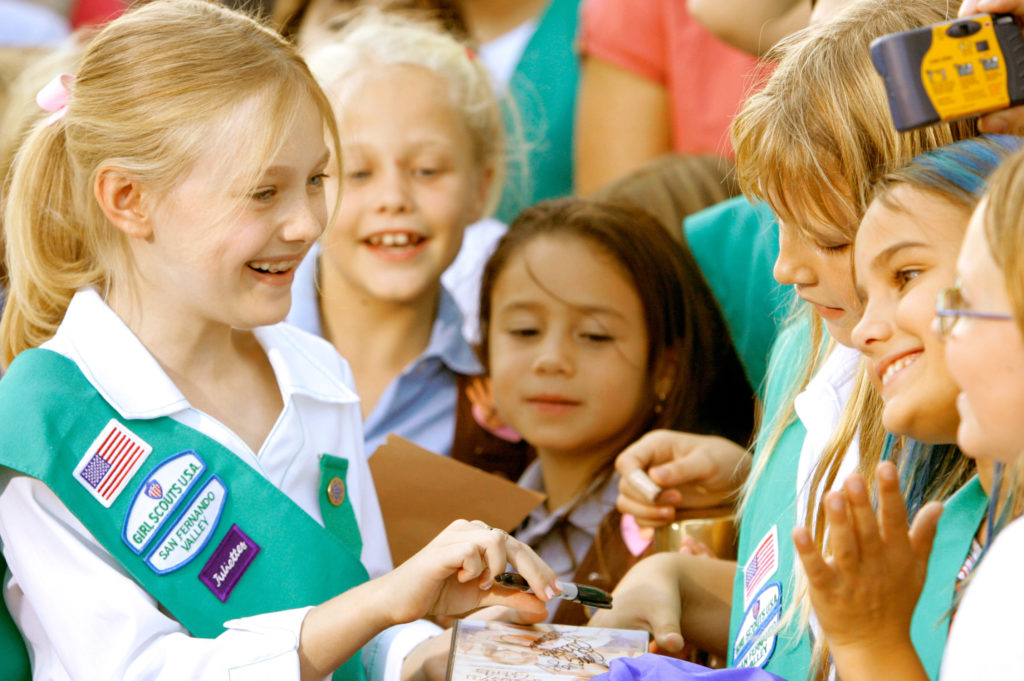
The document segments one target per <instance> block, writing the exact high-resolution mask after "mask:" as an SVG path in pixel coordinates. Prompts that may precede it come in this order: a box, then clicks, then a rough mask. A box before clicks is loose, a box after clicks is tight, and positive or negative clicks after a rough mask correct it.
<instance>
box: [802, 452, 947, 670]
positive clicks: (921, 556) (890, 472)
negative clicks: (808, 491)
mask: <svg viewBox="0 0 1024 681" xmlns="http://www.w3.org/2000/svg"><path fill="white" fill-rule="evenodd" d="M877 476H878V513H877V518H876V514H875V511H874V509H872V507H871V500H870V499H869V498H868V492H867V485H866V484H865V482H864V479H863V478H862V477H861V476H860V475H858V474H854V475H851V476H850V477H849V478H847V480H846V482H845V483H844V485H843V489H842V490H839V491H836V492H832V493H830V494H828V495H827V496H826V497H825V502H824V503H825V505H826V510H825V515H826V520H827V522H828V532H829V543H830V546H831V549H832V550H831V554H832V555H831V556H830V557H828V558H825V557H823V556H822V555H821V554H820V553H819V552H818V550H817V549H816V547H815V546H814V542H813V541H812V539H811V535H810V532H808V530H807V528H803V527H801V528H797V529H796V530H794V531H793V542H794V543H795V544H796V550H797V554H798V555H799V556H800V561H801V562H802V563H803V566H804V570H805V571H806V572H807V581H808V586H809V589H810V597H811V605H812V606H813V607H814V612H815V614H816V615H817V617H818V622H819V623H820V624H821V627H822V629H823V630H824V632H825V639H826V641H827V642H828V645H829V649H830V652H831V654H832V659H833V661H834V663H835V666H836V670H837V673H838V675H839V676H840V677H841V678H842V679H843V681H858V680H859V679H865V680H871V679H880V678H885V679H893V680H895V681H904V680H905V681H926V680H927V678H928V675H927V674H926V673H925V671H924V667H923V666H922V665H921V661H920V659H919V658H918V656H917V653H916V651H915V650H914V646H913V644H912V643H911V640H910V620H911V617H912V616H913V614H914V608H915V607H916V606H917V601H918V598H920V595H921V589H922V588H923V587H924V580H925V575H926V574H927V570H928V557H929V554H930V553H931V547H932V541H933V540H934V538H935V530H936V526H937V525H938V519H939V515H940V514H941V513H942V505H941V504H939V503H937V502H933V503H929V504H926V505H925V506H924V507H923V508H922V509H921V510H920V511H919V512H918V514H917V516H916V517H915V518H914V523H913V525H912V526H911V528H910V531H909V532H908V531H907V514H906V506H905V504H904V500H903V496H902V495H901V494H900V488H899V480H898V476H897V473H896V467H895V466H894V465H893V464H892V462H883V463H881V464H879V466H878V472H877Z"/></svg>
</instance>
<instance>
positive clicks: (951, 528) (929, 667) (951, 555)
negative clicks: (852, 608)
mask: <svg viewBox="0 0 1024 681" xmlns="http://www.w3.org/2000/svg"><path fill="white" fill-rule="evenodd" d="M987 510H988V495H987V494H986V493H985V490H984V489H982V487H981V483H980V482H978V478H977V477H975V478H973V479H972V480H970V481H969V482H968V483H967V484H966V485H964V486H963V487H961V488H960V489H959V490H958V491H957V492H956V494H954V495H953V496H952V497H950V498H949V499H948V500H947V501H946V503H945V508H944V509H943V511H942V517H941V518H939V527H938V529H937V530H936V532H935V543H934V544H932V552H931V555H930V556H929V557H928V574H927V576H926V577H925V582H924V589H922V591H921V598H920V600H918V602H917V607H916V608H915V609H914V618H913V619H912V620H911V621H910V640H911V641H912V642H913V643H914V648H915V649H916V650H917V655H918V657H920V658H921V664H923V665H924V669H925V671H926V672H928V678H930V679H932V680H933V681H935V680H936V679H938V678H939V667H940V666H941V665H942V653H943V651H944V650H945V649H946V638H947V637H948V636H949V616H950V613H951V611H952V610H953V597H954V591H955V587H956V580H957V575H958V573H959V572H960V568H961V567H963V564H964V561H965V560H966V559H967V554H968V553H969V552H970V550H971V541H972V540H973V539H974V536H975V535H976V534H977V532H978V528H979V527H980V526H981V522H982V520H983V519H984V518H985V511H987Z"/></svg>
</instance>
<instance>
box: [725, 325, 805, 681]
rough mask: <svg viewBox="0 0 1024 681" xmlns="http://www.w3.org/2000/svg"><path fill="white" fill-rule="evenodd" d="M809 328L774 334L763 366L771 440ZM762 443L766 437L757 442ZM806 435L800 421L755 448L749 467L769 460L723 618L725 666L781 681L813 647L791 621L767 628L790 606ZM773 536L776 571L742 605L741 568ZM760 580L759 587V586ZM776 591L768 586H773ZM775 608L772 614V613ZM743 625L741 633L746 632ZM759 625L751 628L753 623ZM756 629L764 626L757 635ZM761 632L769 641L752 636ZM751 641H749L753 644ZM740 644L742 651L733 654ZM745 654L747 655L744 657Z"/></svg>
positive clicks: (745, 524) (747, 519) (798, 672)
mask: <svg viewBox="0 0 1024 681" xmlns="http://www.w3.org/2000/svg"><path fill="white" fill-rule="evenodd" d="M807 338H808V325H807V322H806V320H803V319H801V320H799V321H798V322H797V323H794V324H792V325H790V326H788V327H786V328H785V329H784V330H782V332H781V333H780V335H779V337H778V339H777V340H776V342H775V344H774V345H773V347H772V353H771V358H770V361H769V369H768V380H767V383H766V392H765V410H764V419H763V423H762V425H761V430H762V432H763V434H767V433H771V432H772V430H773V429H774V428H775V420H776V419H778V418H781V417H783V416H784V415H786V414H787V413H790V412H791V408H790V407H791V405H790V404H787V402H786V400H787V398H788V396H789V389H790V386H791V385H792V384H793V382H794V381H796V380H798V375H799V371H800V369H801V368H802V366H803V363H804V361H805V358H806V357H807V356H808V354H809V352H810V351H809V348H808V344H807ZM762 436H764V435H762ZM806 436H807V430H806V429H805V428H804V426H803V424H802V423H800V421H799V420H795V421H794V422H793V423H790V424H789V425H788V426H787V427H786V428H785V430H783V432H782V435H781V436H780V437H779V440H778V441H777V442H776V444H775V447H774V448H773V449H772V450H771V451H766V450H765V449H764V442H763V441H762V442H759V443H758V446H757V448H756V449H755V451H754V467H755V468H756V467H757V466H758V465H759V462H760V460H761V458H762V457H769V458H768V461H767V462H766V463H765V465H764V470H763V471H762V473H761V477H760V478H759V479H758V481H757V484H756V486H755V488H754V489H753V491H752V492H751V496H750V498H749V499H748V500H747V506H746V509H745V510H744V512H743V516H742V520H741V524H740V537H739V543H738V547H737V561H738V563H739V569H737V571H736V578H735V580H734V582H733V597H732V613H731V616H730V618H729V666H734V665H736V664H737V663H739V662H740V661H742V660H736V659H734V658H735V657H736V656H737V654H740V657H741V658H747V660H748V661H749V660H754V661H755V663H756V665H757V666H761V667H762V668H764V669H765V670H767V671H769V672H772V673H773V674H777V675H779V676H781V677H783V678H786V679H793V680H795V681H800V680H801V679H804V678H805V677H806V676H807V670H808V669H809V668H810V664H811V652H812V648H811V641H810V637H809V636H808V634H807V632H802V631H800V628H799V626H798V623H797V622H796V621H795V620H796V618H793V619H792V620H791V621H790V622H789V623H788V624H787V626H786V627H785V628H783V629H782V630H781V631H776V628H775V627H773V626H772V624H773V623H775V624H777V623H778V622H779V621H781V619H782V617H784V616H785V614H786V612H787V610H788V609H789V607H790V605H791V603H792V599H793V587H794V584H793V561H794V560H795V559H796V554H795V549H794V547H793V541H792V539H791V536H792V533H793V526H794V524H795V522H796V503H797V498H796V478H797V471H798V467H799V463H800V450H801V449H802V447H803V443H804V438H806ZM772 528H774V529H775V534H776V543H777V549H776V552H775V561H776V565H777V567H776V568H775V569H774V571H773V574H772V576H771V577H769V578H768V579H767V585H766V586H764V587H761V588H757V589H754V591H755V592H758V593H761V597H754V598H752V599H751V603H750V604H749V605H746V604H745V603H744V597H743V596H744V577H745V574H744V568H745V567H746V566H747V565H748V563H749V562H750V560H751V556H753V555H754V553H755V551H756V550H757V548H758V547H759V546H760V545H761V542H762V541H764V540H765V538H766V537H767V536H768V534H769V533H770V532H771V531H772ZM762 581H764V580H762ZM773 584H774V585H776V586H774V587H773V586H771V585H773ZM754 601H761V605H765V606H769V605H770V606H772V607H771V608H769V612H768V613H767V614H765V613H764V612H763V608H762V612H761V614H760V615H759V616H755V614H754V612H753V603H754ZM776 604H777V607H776ZM745 620H746V624H747V626H745V627H744V626H743V625H744V621H745ZM754 620H756V621H758V622H759V624H758V626H754V627H751V625H750V622H751V621H754ZM761 627H764V628H763V629H761ZM758 630H760V631H761V632H763V633H764V634H767V635H757V631H758ZM752 641H753V642H752ZM737 642H739V644H740V645H739V648H740V650H737ZM744 650H746V651H748V654H746V655H744V654H743V652H744Z"/></svg>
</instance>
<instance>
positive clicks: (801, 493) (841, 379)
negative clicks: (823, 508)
mask: <svg viewBox="0 0 1024 681" xmlns="http://www.w3.org/2000/svg"><path fill="white" fill-rule="evenodd" d="M860 359H861V354H860V353H859V352H858V351H857V350H854V349H853V348H848V347H846V346H843V345H839V344H836V346H835V347H834V348H832V351H831V352H830V353H829V355H828V357H827V358H825V361H824V362H823V363H822V365H821V368H820V369H818V371H817V372H816V373H815V374H814V377H813V378H811V380H810V381H809V382H808V383H807V387H806V388H804V390H803V392H801V393H800V394H799V395H797V396H796V399H795V400H794V401H793V408H794V410H795V411H796V415H797V417H799V419H800V422H801V423H802V424H803V426H804V428H805V429H806V430H807V436H806V437H804V442H803V445H802V446H801V448H800V461H799V463H798V464H797V476H796V494H797V497H796V498H797V502H796V527H799V526H801V525H805V524H806V522H807V501H808V499H809V498H810V484H811V477H812V476H813V475H814V469H815V468H817V466H818V463H819V462H820V461H821V455H822V454H823V453H824V450H825V446H826V445H828V443H829V441H830V440H831V439H832V436H833V435H834V434H835V430H836V426H837V425H839V417H840V416H841V415H842V412H843V408H844V407H845V406H846V403H847V402H848V401H849V400H850V393H851V392H852V390H853V381H854V378H856V375H857V365H858V364H859V363H860ZM858 445H859V442H858V440H857V438H856V437H854V439H853V441H852V442H851V443H850V447H849V449H847V450H846V455H845V456H844V457H843V461H842V463H841V464H840V466H839V474H838V475H836V479H835V482H834V484H833V485H832V489H839V488H840V487H842V485H843V482H844V481H845V480H846V478H847V476H849V475H850V474H851V473H853V472H855V471H856V470H857V464H858V463H859V462H860V448H859V446H858ZM829 491H830V490H829ZM817 502H818V503H819V504H820V503H821V497H820V496H819V497H818V499H817Z"/></svg>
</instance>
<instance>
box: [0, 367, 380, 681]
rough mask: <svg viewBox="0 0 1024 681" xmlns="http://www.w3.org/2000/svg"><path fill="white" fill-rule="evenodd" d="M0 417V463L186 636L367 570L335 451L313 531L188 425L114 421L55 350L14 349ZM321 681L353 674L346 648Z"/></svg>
mask: <svg viewBox="0 0 1024 681" xmlns="http://www.w3.org/2000/svg"><path fill="white" fill-rule="evenodd" d="M0 414H3V422H4V424H5V425H7V426H8V427H6V428H4V429H2V430H0V465H3V466H6V467H8V468H12V469H14V470H16V471H18V472H20V473H23V474H25V475H29V476H31V477H34V478H37V479H38V480H40V481H42V482H43V483H45V484H46V485H47V487H49V488H50V489H51V490H52V491H53V492H54V493H55V494H56V495H57V496H58V497H59V498H60V499H61V501H62V502H63V503H64V504H65V505H66V506H67V507H68V509H69V510H70V511H71V512H72V513H73V514H74V515H75V517H77V518H78V519H79V520H80V521H81V522H82V524H84V525H85V527H87V528H88V529H89V531H90V532H91V533H92V534H93V536H95V537H96V539H97V541H99V542H100V544H102V546H103V547H104V548H105V549H106V550H107V551H108V552H109V553H110V554H111V555H112V556H113V557H114V558H115V559H117V561H118V562H119V563H120V564H121V566H122V567H123V568H124V569H125V570H126V571H127V572H128V573H129V574H130V575H131V576H132V577H133V578H134V579H135V580H136V581H137V582H138V583H139V584H140V585H141V586H142V587H143V588H144V589H145V590H146V591H147V592H148V593H149V594H150V595H151V596H153V597H154V598H155V599H156V600H158V601H159V602H160V604H161V605H163V606H164V607H165V608H166V609H167V610H168V611H169V612H170V613H171V614H172V615H173V616H174V617H175V619H177V620H178V621H179V622H181V624H182V625H183V626H184V627H185V628H186V629H187V630H188V631H189V632H190V633H191V634H192V635H193V636H196V637H202V638H212V637H215V636H217V635H219V634H220V633H221V632H222V631H223V630H224V627H223V623H224V622H225V621H227V620H231V619H234V618H238V617H246V616H251V615H256V614H260V613H266V612H274V611H278V610H285V609H290V608H296V607H302V606H308V605H317V604H319V603H322V602H324V601H326V600H328V599H329V598H331V597H333V596H335V595H337V594H339V593H341V592H343V591H345V590H347V589H349V588H351V587H353V586H356V585H358V584H361V583H363V582H365V581H366V580H367V578H368V575H367V573H366V570H365V569H364V568H363V566H362V564H361V563H360V562H359V555H360V552H361V549H362V541H361V539H360V537H359V530H358V526H357V525H356V519H355V514H354V512H353V510H352V505H351V503H350V501H349V499H348V495H347V494H346V488H345V473H346V467H347V461H345V460H344V459H341V458H338V457H335V456H332V455H330V454H323V455H322V456H321V460H320V464H321V465H320V468H321V482H320V488H321V489H320V495H319V498H320V508H321V511H322V513H323V519H324V526H323V527H322V526H320V525H319V524H318V523H317V522H316V521H315V520H313V518H311V517H310V516H309V514H308V513H306V512H305V511H304V510H302V509H301V508H300V507H299V506H298V505H296V504H295V503H294V502H293V501H292V500H291V499H289V498H288V496H287V495H285V494H284V493H283V492H282V491H281V490H279V489H277V488H276V487H274V486H273V485H272V484H271V483H270V482H269V481H268V480H267V479H266V478H264V477H263V476H261V475H260V474H259V473H257V472H256V471H255V470H254V469H253V468H252V467H250V466H249V465H248V464H246V463H245V462H244V461H242V460H241V459H239V458H238V457H237V456H235V455H234V454H233V453H232V452H231V451H229V450H228V449H226V448H224V447H223V446H222V445H220V444H219V443H217V442H216V441H214V440H212V439H211V438H209V437H207V436H205V435H203V434H202V433H199V432H198V431H195V430H193V429H191V428H189V427H187V426H184V425H182V424H180V423H178V422H177V421H175V420H174V419H171V418H169V417H161V418H156V419H151V420H124V419H122V418H121V417H120V415H119V414H118V413H117V412H116V411H115V410H114V409H113V408H112V407H111V406H110V405H108V404H107V403H106V401H105V400H104V399H103V398H102V397H101V396H100V394H99V393H98V392H96V390H95V389H94V388H93V387H92V385H91V384H90V383H89V382H88V381H87V380H86V378H85V377H84V376H83V375H82V373H81V372H80V371H79V369H78V367H77V366H76V365H75V364H74V363H73V362H72V361H71V360H68V359H66V358H65V357H63V356H61V355H59V354H57V353H55V352H51V351H48V350H27V351H25V352H22V353H21V354H20V355H19V356H18V357H17V359H16V360H15V361H14V362H13V363H12V364H11V366H10V370H9V371H8V372H7V373H6V374H5V375H4V377H3V380H2V382H0ZM311 558H315V559H312V560H311ZM2 614H3V617H0V652H3V651H5V649H6V648H10V649H12V650H15V649H18V648H20V649H21V650H20V654H17V655H11V656H8V655H7V654H3V655H2V656H0V676H2V677H3V678H4V679H8V678H14V679H18V678H25V679H27V678H29V675H28V673H27V665H26V664H25V660H26V658H25V654H24V644H23V643H21V641H20V636H18V638H17V639H12V638H11V636H12V634H13V635H17V629H16V628H15V627H14V626H13V623H12V622H11V621H10V615H9V614H8V613H7V611H6V609H3V613H2ZM84 614H85V616H87V613H84ZM12 672H13V673H12ZM15 674H16V675H15ZM333 678H334V679H336V680H340V681H363V679H365V674H364V671H363V665H362V662H361V660H360V656H359V655H355V656H353V657H352V658H351V659H350V660H349V661H348V662H346V663H345V664H344V665H343V666H342V667H340V668H339V669H338V670H337V671H336V672H335V674H334V677H333Z"/></svg>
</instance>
